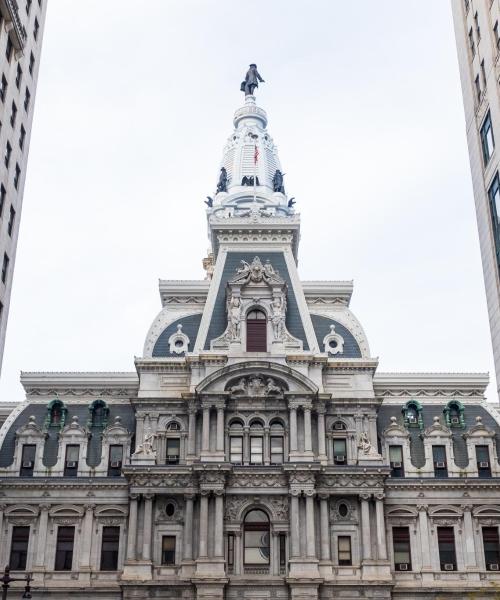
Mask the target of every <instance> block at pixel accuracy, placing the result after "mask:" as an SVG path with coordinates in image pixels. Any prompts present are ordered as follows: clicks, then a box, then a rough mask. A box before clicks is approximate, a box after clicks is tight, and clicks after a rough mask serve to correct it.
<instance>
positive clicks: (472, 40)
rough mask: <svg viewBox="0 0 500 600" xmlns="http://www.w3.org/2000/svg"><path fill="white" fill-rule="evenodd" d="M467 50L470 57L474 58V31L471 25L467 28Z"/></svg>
mask: <svg viewBox="0 0 500 600" xmlns="http://www.w3.org/2000/svg"><path fill="white" fill-rule="evenodd" d="M469 50H470V53H471V57H472V58H474V57H475V56H476V44H475V43H474V32H473V31H472V27H471V28H470V29H469Z"/></svg>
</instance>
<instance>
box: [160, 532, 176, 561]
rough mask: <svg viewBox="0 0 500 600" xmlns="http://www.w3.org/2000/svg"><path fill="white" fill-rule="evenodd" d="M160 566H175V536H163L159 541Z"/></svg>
mask: <svg viewBox="0 0 500 600" xmlns="http://www.w3.org/2000/svg"><path fill="white" fill-rule="evenodd" d="M161 564H162V565H175V535H164V536H163V537H162V539H161Z"/></svg>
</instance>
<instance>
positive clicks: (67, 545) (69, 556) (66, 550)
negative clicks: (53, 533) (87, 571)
mask: <svg viewBox="0 0 500 600" xmlns="http://www.w3.org/2000/svg"><path fill="white" fill-rule="evenodd" d="M74 542H75V528H74V527H61V526H60V527H59V528H58V530H57V542H56V560H55V565H54V570H55V571H71V570H72V568H73V546H74Z"/></svg>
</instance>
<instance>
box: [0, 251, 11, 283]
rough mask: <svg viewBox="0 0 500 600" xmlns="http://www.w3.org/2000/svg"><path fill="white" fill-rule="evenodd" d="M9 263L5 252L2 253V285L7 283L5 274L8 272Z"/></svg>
mask: <svg viewBox="0 0 500 600" xmlns="http://www.w3.org/2000/svg"><path fill="white" fill-rule="evenodd" d="M9 262H10V259H9V256H8V254H7V253H6V252H4V255H3V262H2V272H1V279H2V283H5V282H6V281H7V274H8V272H9Z"/></svg>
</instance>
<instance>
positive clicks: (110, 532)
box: [101, 527, 120, 571]
mask: <svg viewBox="0 0 500 600" xmlns="http://www.w3.org/2000/svg"><path fill="white" fill-rule="evenodd" d="M119 545H120V528H119V527H103V528H102V548H101V571H116V570H117V569H118V548H119Z"/></svg>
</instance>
